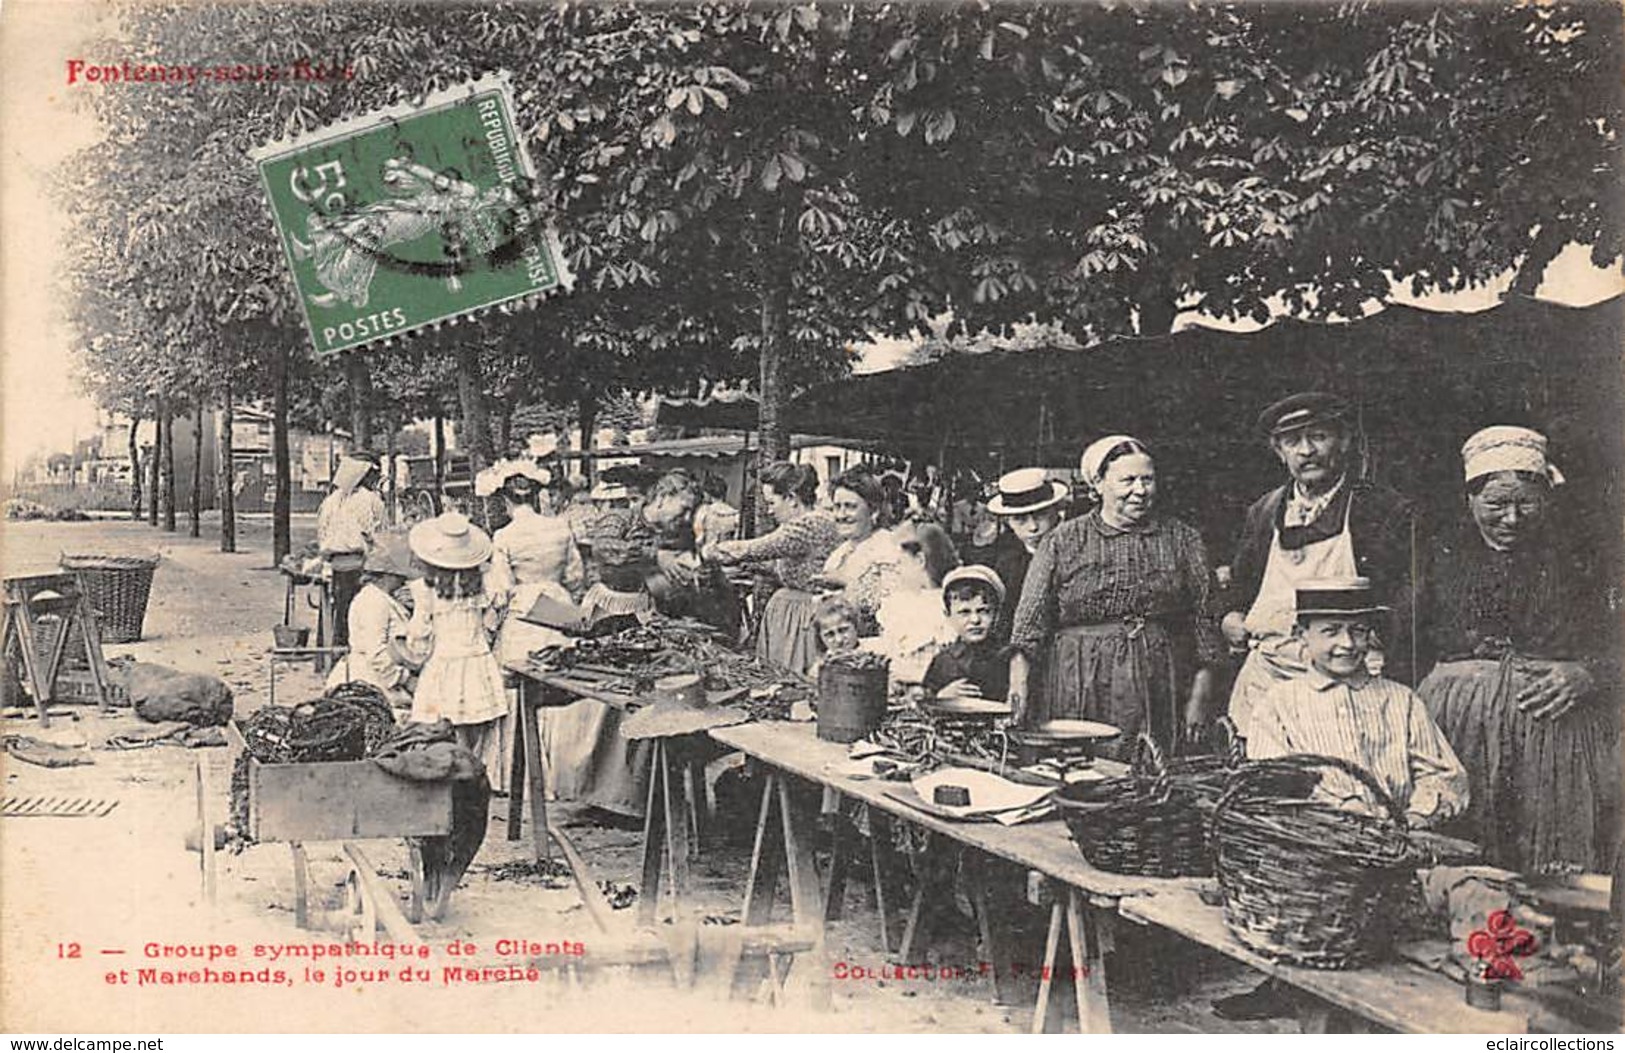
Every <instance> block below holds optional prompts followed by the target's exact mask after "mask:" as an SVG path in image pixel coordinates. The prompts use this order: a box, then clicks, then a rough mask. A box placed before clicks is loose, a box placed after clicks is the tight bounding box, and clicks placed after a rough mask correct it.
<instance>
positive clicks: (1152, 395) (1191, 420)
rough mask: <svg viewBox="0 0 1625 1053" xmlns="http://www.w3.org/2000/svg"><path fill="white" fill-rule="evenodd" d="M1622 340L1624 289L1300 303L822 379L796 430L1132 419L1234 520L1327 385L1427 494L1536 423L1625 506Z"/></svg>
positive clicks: (1049, 448)
mask: <svg viewBox="0 0 1625 1053" xmlns="http://www.w3.org/2000/svg"><path fill="white" fill-rule="evenodd" d="M1622 341H1625V298H1621V297H1615V298H1613V299H1610V300H1607V301H1604V302H1602V303H1599V304H1595V305H1593V306H1589V307H1567V306H1563V305H1559V304H1555V303H1550V302H1546V301H1540V300H1533V299H1529V298H1525V297H1513V298H1510V299H1509V300H1508V301H1507V302H1505V303H1503V304H1502V305H1500V306H1498V307H1496V308H1493V309H1490V310H1487V311H1482V312H1477V313H1472V314H1466V313H1445V312H1437V311H1425V310H1420V309H1417V308H1412V307H1401V306H1392V307H1389V308H1387V309H1386V310H1384V311H1382V312H1381V313H1379V314H1376V315H1373V316H1371V317H1368V318H1365V319H1362V320H1359V321H1356V322H1348V323H1315V322H1304V321H1298V320H1293V319H1283V320H1281V321H1278V322H1276V323H1275V324H1273V325H1271V326H1269V327H1267V328H1265V329H1261V330H1258V331H1256V332H1250V333H1236V332H1227V331H1220V330H1214V329H1206V328H1197V329H1189V330H1185V331H1182V332H1178V333H1174V334H1170V335H1167V336H1159V337H1150V338H1127V339H1118V340H1113V341H1109V342H1107V343H1103V344H1099V345H1096V346H1094V347H1088V348H1083V349H1074V350H1058V349H1039V350H1032V351H993V352H987V353H982V354H968V353H958V354H949V355H946V356H944V357H943V358H940V359H938V360H936V361H934V362H932V363H929V364H927V365H922V366H915V367H912V368H905V369H897V370H892V371H889V372H884V373H875V374H870V375H867V376H861V377H853V378H849V379H846V380H842V381H838V382H834V383H830V384H825V385H821V386H819V387H817V388H814V389H812V390H810V391H808V392H806V393H805V394H804V395H802V396H801V397H800V398H798V399H796V400H795V401H794V402H793V403H792V404H791V405H790V407H789V408H788V411H787V413H786V419H787V422H788V424H789V426H790V427H792V428H794V429H795V430H797V431H822V432H828V433H835V434H842V435H848V436H852V437H856V438H865V439H871V440H885V441H887V442H888V443H889V444H891V445H893V446H895V447H897V448H898V449H899V450H902V451H905V452H908V453H910V454H911V455H913V456H918V457H923V458H926V459H929V460H936V461H947V462H950V463H960V464H971V465H974V466H977V467H979V468H982V469H984V470H995V469H998V468H1002V467H1015V466H1017V465H1022V464H1075V463H1076V458H1077V456H1078V453H1079V451H1080V450H1081V449H1082V448H1083V446H1084V445H1085V444H1086V443H1087V442H1088V441H1090V440H1092V439H1094V438H1098V437H1099V436H1101V435H1105V434H1109V433H1112V432H1126V433H1128V434H1132V435H1135V436H1138V437H1140V438H1141V439H1143V440H1145V441H1146V442H1148V443H1150V444H1152V446H1153V447H1154V448H1156V449H1159V450H1162V451H1164V453H1165V454H1166V455H1167V456H1165V457H1163V458H1162V459H1160V460H1159V462H1158V468H1159V472H1161V473H1162V474H1163V475H1164V476H1165V477H1168V478H1169V482H1170V483H1172V484H1173V490H1174V491H1175V492H1176V496H1175V497H1174V499H1173V502H1172V503H1173V505H1174V506H1175V507H1176V508H1177V507H1181V506H1183V507H1184V510H1185V511H1186V512H1187V513H1190V514H1199V513H1202V512H1211V513H1216V514H1218V515H1219V517H1220V518H1222V519H1224V520H1226V521H1233V516H1234V514H1235V513H1236V512H1237V511H1239V507H1238V505H1239V504H1240V503H1245V501H1246V500H1250V499H1251V498H1252V497H1255V496H1257V494H1258V493H1260V492H1261V491H1262V489H1263V488H1264V487H1266V486H1268V485H1270V484H1271V483H1272V482H1273V481H1277V480H1278V479H1279V477H1280V469H1279V467H1278V466H1277V465H1276V464H1275V463H1274V460H1273V457H1272V455H1271V454H1270V451H1269V450H1268V448H1267V446H1266V445H1265V444H1264V443H1263V442H1262V441H1261V439H1260V437H1259V435H1258V434H1257V432H1256V431H1255V430H1254V420H1255V418H1256V416H1257V414H1258V411H1259V410H1260V409H1261V408H1262V407H1263V406H1265V405H1267V404H1268V403H1270V402H1271V401H1273V400H1275V399H1277V398H1280V397H1282V396H1284V395H1287V394H1290V393H1291V392H1293V391H1298V390H1303V389H1308V388H1316V389H1324V390H1329V391H1334V392H1337V393H1339V394H1342V395H1344V396H1345V397H1347V398H1349V399H1351V400H1352V401H1354V402H1355V403H1356V404H1357V405H1358V406H1359V408H1360V412H1361V418H1362V424H1363V425H1364V429H1365V432H1366V435H1367V437H1368V441H1369V455H1370V464H1371V467H1372V469H1373V471H1374V473H1375V474H1376V475H1377V476H1378V477H1379V478H1382V479H1384V480H1385V481H1388V482H1389V483H1391V484H1393V485H1397V486H1399V487H1400V488H1401V489H1404V490H1406V492H1408V493H1412V494H1413V495H1416V496H1419V497H1422V498H1423V499H1424V503H1436V504H1438V505H1439V506H1440V507H1441V509H1442V508H1443V506H1445V505H1447V504H1452V503H1454V502H1456V501H1457V500H1459V493H1460V485H1459V461H1458V460H1457V454H1458V451H1459V450H1460V447H1461V443H1462V442H1463V441H1464V440H1465V439H1466V437H1467V436H1468V435H1470V434H1471V433H1472V432H1473V431H1475V430H1477V429H1478V428H1480V427H1483V426H1485V425H1488V424H1527V425H1529V426H1532V427H1536V428H1538V429H1540V430H1542V431H1544V432H1546V433H1547V434H1548V435H1549V436H1550V437H1551V439H1552V441H1553V447H1554V450H1555V451H1556V453H1557V455H1558V456H1560V457H1563V458H1565V459H1566V461H1567V463H1565V464H1564V468H1565V470H1566V471H1568V472H1569V475H1570V476H1571V478H1573V479H1575V480H1576V481H1577V482H1579V483H1581V484H1582V485H1584V486H1587V487H1591V488H1593V491H1592V492H1593V496H1598V495H1596V491H1595V489H1594V488H1598V487H1600V488H1602V490H1603V491H1604V493H1605V495H1606V498H1607V501H1606V502H1605V504H1606V505H1607V506H1608V507H1611V508H1615V507H1618V503H1619V492H1620V475H1621V461H1622V457H1621V450H1620V447H1621V432H1622V420H1625V397H1622V385H1621V348H1622V347H1625V342H1622ZM1441 495H1442V496H1441ZM1430 496H1431V498H1432V500H1431V502H1430V501H1429V497H1430Z"/></svg>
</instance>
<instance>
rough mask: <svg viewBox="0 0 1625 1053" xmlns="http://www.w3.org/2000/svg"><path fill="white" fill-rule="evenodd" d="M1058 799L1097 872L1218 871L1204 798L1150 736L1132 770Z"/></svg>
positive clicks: (1064, 791)
mask: <svg viewBox="0 0 1625 1053" xmlns="http://www.w3.org/2000/svg"><path fill="white" fill-rule="evenodd" d="M1055 804H1056V806H1057V807H1058V808H1060V810H1061V817H1062V818H1063V819H1065V820H1066V825H1067V829H1068V830H1070V831H1071V832H1072V840H1073V841H1074V842H1076V843H1077V846H1078V850H1079V851H1080V852H1082V853H1083V857H1084V859H1086V860H1088V862H1089V864H1090V865H1091V866H1093V867H1096V868H1097V869H1100V870H1104V871H1107V872H1108V873H1113V874H1133V875H1137V876H1139V877H1204V876H1206V875H1208V874H1211V873H1213V859H1212V855H1211V853H1209V851H1208V846H1207V836H1206V826H1207V824H1206V821H1205V820H1204V818H1203V815H1202V810H1201V807H1200V801H1199V799H1198V797H1197V795H1196V794H1194V793H1192V792H1191V790H1189V789H1187V788H1186V787H1184V786H1182V785H1181V784H1180V783H1179V782H1178V781H1176V780H1175V779H1173V778H1172V777H1170V775H1169V773H1168V766H1167V763H1166V762H1165V761H1164V759H1163V755H1162V750H1161V748H1160V747H1158V746H1157V744H1156V743H1155V742H1153V741H1152V740H1151V739H1150V738H1148V737H1146V736H1144V735H1142V736H1140V740H1139V742H1138V743H1137V744H1136V747H1135V757H1134V765H1133V768H1132V770H1131V771H1130V773H1129V774H1128V775H1126V776H1124V777H1122V778H1118V779H1106V780H1105V781H1103V782H1095V783H1072V784H1070V785H1068V786H1064V787H1062V788H1061V791H1060V792H1059V793H1057V794H1056V795H1055Z"/></svg>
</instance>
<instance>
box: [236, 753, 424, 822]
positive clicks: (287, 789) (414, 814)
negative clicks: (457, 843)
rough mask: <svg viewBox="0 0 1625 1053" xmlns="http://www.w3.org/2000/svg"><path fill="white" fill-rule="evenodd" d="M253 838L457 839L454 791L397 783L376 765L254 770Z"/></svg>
mask: <svg viewBox="0 0 1625 1053" xmlns="http://www.w3.org/2000/svg"><path fill="white" fill-rule="evenodd" d="M248 816H249V819H248V825H249V829H248V835H249V837H251V838H253V839H254V840H256V841H347V840H352V839H362V838H372V837H433V836H437V835H442V836H443V835H446V834H449V833H451V783H449V782H419V781H416V780H414V779H403V778H401V777H400V776H398V775H392V774H390V773H389V772H387V771H385V770H384V769H382V768H380V767H379V766H378V765H377V764H374V763H373V762H372V761H370V760H361V761H328V762H324V763H312V764H263V763H261V762H260V761H258V760H255V759H253V758H250V759H249V762H248Z"/></svg>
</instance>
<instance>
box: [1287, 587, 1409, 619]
mask: <svg viewBox="0 0 1625 1053" xmlns="http://www.w3.org/2000/svg"><path fill="white" fill-rule="evenodd" d="M1387 611H1388V608H1387V607H1385V606H1383V605H1382V604H1380V603H1378V602H1377V594H1376V592H1374V591H1373V590H1372V588H1371V579H1370V578H1317V579H1314V580H1311V581H1303V582H1299V583H1298V588H1297V614H1298V617H1300V618H1301V617H1303V616H1304V615H1306V614H1326V615H1332V616H1334V617H1335V616H1349V615H1355V614H1384V613H1386V612H1387Z"/></svg>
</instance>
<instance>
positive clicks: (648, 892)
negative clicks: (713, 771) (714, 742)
mask: <svg viewBox="0 0 1625 1053" xmlns="http://www.w3.org/2000/svg"><path fill="white" fill-rule="evenodd" d="M681 753H682V747H680V746H678V745H676V743H675V742H674V741H673V740H671V739H655V740H654V749H653V751H652V753H651V756H650V758H649V797H648V803H647V806H646V807H645V809H644V812H643V884H642V886H641V887H640V888H639V889H638V924H640V925H653V924H654V923H655V919H656V918H657V917H658V916H659V914H660V907H661V900H662V898H663V893H665V892H667V891H669V892H670V893H671V900H672V912H671V917H672V920H673V921H677V922H680V921H682V920H683V915H684V911H685V910H686V900H687V896H688V891H689V876H688V863H689V858H690V857H689V823H690V822H691V821H692V816H691V814H690V813H691V811H692V808H691V805H692V803H693V802H692V793H691V791H692V789H693V783H692V781H691V780H689V779H687V778H685V775H686V774H687V770H688V769H687V765H686V763H685V762H684V761H683V760H682V758H681V757H680V754H681Z"/></svg>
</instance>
